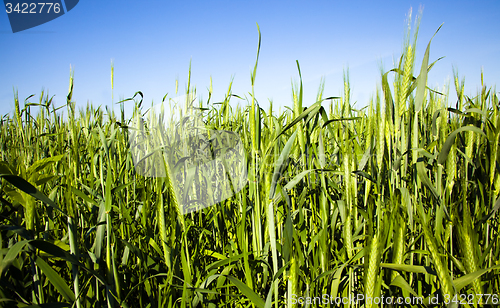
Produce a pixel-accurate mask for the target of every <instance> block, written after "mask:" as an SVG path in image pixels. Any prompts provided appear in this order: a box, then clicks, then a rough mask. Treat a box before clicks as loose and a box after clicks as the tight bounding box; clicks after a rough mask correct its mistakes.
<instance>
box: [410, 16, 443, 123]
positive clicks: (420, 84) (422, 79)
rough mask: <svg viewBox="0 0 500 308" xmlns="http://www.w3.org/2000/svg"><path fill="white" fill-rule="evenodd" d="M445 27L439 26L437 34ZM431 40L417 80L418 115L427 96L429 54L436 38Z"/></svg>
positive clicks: (416, 107) (416, 106)
mask: <svg viewBox="0 0 500 308" xmlns="http://www.w3.org/2000/svg"><path fill="white" fill-rule="evenodd" d="M442 26H443V25H442V24H441V26H439V28H438V29H437V30H436V33H438V31H439V29H441V27H442ZM436 33H434V35H433V36H432V38H431V39H430V40H429V44H427V48H426V49H425V54H424V59H423V60H422V67H421V68H420V74H419V75H418V78H417V92H416V95H415V112H416V113H418V112H420V110H421V109H422V105H423V103H424V95H425V88H426V87H427V67H428V65H429V52H430V49H431V41H432V39H433V38H434V36H435V35H436Z"/></svg>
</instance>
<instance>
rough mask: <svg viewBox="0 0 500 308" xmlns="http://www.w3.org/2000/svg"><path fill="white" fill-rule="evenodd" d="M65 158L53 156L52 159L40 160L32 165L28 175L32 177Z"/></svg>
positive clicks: (62, 155)
mask: <svg viewBox="0 0 500 308" xmlns="http://www.w3.org/2000/svg"><path fill="white" fill-rule="evenodd" d="M63 157H64V154H61V155H57V156H52V157H47V158H44V159H40V160H38V161H36V162H34V163H33V165H31V166H30V167H29V168H28V170H27V174H28V175H29V176H31V175H32V174H33V173H36V172H39V171H41V170H43V169H45V168H46V167H47V166H49V165H51V164H53V163H55V162H58V161H60V160H61V159H62V158H63Z"/></svg>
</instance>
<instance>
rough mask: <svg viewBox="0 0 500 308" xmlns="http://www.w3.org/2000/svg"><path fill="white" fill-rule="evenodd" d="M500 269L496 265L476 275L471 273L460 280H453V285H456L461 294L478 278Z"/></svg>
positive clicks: (476, 272) (499, 266)
mask: <svg viewBox="0 0 500 308" xmlns="http://www.w3.org/2000/svg"><path fill="white" fill-rule="evenodd" d="M497 268H500V265H495V266H492V267H489V268H485V269H481V270H478V271H475V272H474V273H470V274H467V275H464V276H462V277H460V278H457V279H455V280H453V284H454V285H455V288H456V289H457V292H460V290H462V288H464V287H466V286H467V285H469V284H471V283H472V282H473V281H474V280H476V279H477V278H479V277H481V276H482V275H484V274H486V273H487V272H489V271H491V270H493V269H497Z"/></svg>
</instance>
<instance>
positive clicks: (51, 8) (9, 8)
mask: <svg viewBox="0 0 500 308" xmlns="http://www.w3.org/2000/svg"><path fill="white" fill-rule="evenodd" d="M5 11H6V12H7V14H11V13H17V14H43V13H56V14H58V13H59V12H61V4H60V3H34V2H32V3H17V4H16V5H13V4H12V3H6V4H5Z"/></svg>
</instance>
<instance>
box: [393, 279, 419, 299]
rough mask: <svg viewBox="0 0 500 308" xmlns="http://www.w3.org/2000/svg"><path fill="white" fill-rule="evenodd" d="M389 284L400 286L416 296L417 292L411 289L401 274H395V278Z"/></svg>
mask: <svg viewBox="0 0 500 308" xmlns="http://www.w3.org/2000/svg"><path fill="white" fill-rule="evenodd" d="M391 286H396V287H399V288H401V289H402V290H406V291H408V292H410V293H411V294H413V296H415V297H417V296H418V295H417V293H416V292H415V291H413V289H412V288H411V286H410V284H409V283H408V282H407V281H406V280H405V279H404V278H403V276H401V275H397V276H396V278H394V280H393V281H392V282H391Z"/></svg>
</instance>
